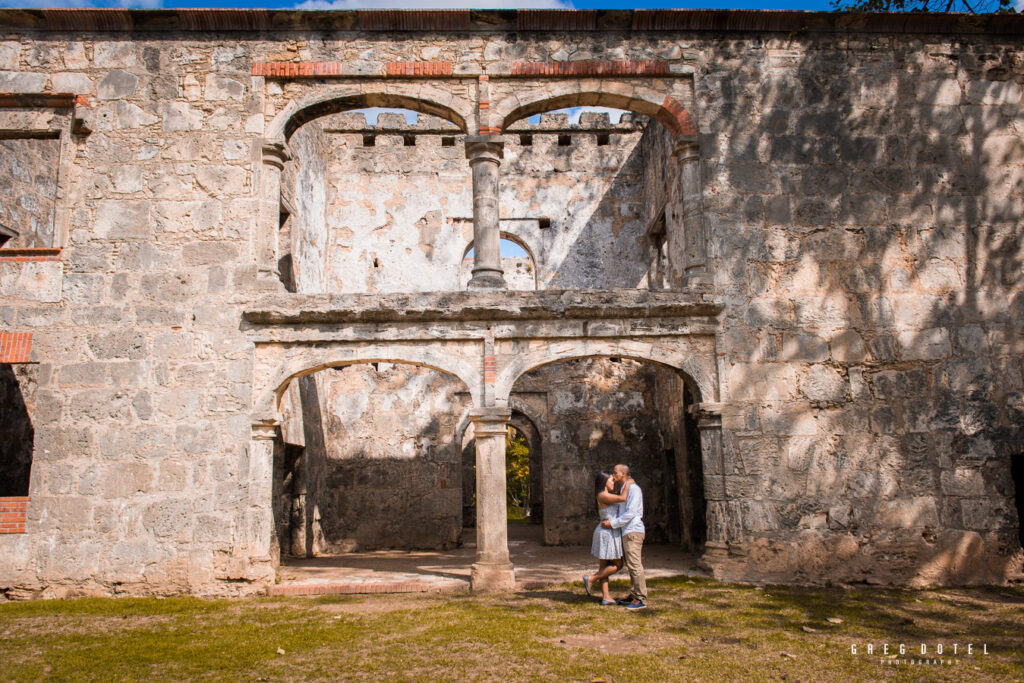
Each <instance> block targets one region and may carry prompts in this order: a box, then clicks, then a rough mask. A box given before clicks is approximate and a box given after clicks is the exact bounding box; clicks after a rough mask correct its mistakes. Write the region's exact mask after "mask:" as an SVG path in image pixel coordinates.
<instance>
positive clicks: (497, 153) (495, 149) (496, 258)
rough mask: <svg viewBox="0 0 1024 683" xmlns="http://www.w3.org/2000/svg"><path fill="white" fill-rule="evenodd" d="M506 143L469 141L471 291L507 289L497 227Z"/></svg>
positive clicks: (487, 138) (485, 137) (472, 138)
mask: <svg viewBox="0 0 1024 683" xmlns="http://www.w3.org/2000/svg"><path fill="white" fill-rule="evenodd" d="M504 145H505V143H504V142H502V141H501V140H499V139H498V138H497V137H495V136H492V135H475V136H470V137H467V138H466V158H467V159H469V166H470V168H471V169H472V170H473V250H474V251H473V277H472V278H471V279H470V280H469V288H470V289H504V287H505V278H504V277H503V275H504V271H502V269H501V231H500V229H499V225H498V219H499V216H498V169H499V168H500V166H501V159H502V157H503V148H504Z"/></svg>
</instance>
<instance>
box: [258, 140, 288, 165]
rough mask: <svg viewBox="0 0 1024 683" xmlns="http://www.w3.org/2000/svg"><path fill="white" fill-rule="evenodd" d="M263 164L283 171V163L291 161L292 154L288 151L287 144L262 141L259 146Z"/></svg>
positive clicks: (279, 141)
mask: <svg viewBox="0 0 1024 683" xmlns="http://www.w3.org/2000/svg"><path fill="white" fill-rule="evenodd" d="M261 151H262V153H263V163H265V164H267V165H269V166H275V167H277V168H279V169H283V168H284V165H285V162H287V161H289V160H291V158H292V154H291V152H290V151H289V149H288V143H287V142H285V141H284V140H266V139H264V140H263V143H262V145H261Z"/></svg>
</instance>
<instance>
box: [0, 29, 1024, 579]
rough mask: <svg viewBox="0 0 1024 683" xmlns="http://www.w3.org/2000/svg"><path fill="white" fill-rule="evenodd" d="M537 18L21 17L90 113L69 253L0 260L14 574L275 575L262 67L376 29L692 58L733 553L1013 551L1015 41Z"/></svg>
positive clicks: (446, 47) (1017, 315)
mask: <svg viewBox="0 0 1024 683" xmlns="http://www.w3.org/2000/svg"><path fill="white" fill-rule="evenodd" d="M516 38H517V39H516V40H515V41H511V40H507V39H506V37H504V36H502V35H491V36H470V37H455V36H452V37H448V36H444V37H441V38H439V37H438V36H431V35H418V34H403V35H401V36H397V35H394V36H392V35H388V36H381V35H375V34H353V35H350V36H346V37H345V39H344V40H338V39H336V38H335V37H332V36H330V35H324V36H318V37H317V38H316V39H315V40H309V39H308V37H304V36H296V37H294V38H293V37H291V36H284V37H280V38H275V39H273V40H271V39H268V38H265V37H245V38H241V39H238V38H236V37H234V36H232V37H224V36H217V37H215V38H213V39H211V40H206V39H200V38H199V37H198V36H195V35H189V34H179V35H162V36H160V38H159V39H154V38H151V37H149V36H147V35H145V34H139V35H137V36H127V35H119V34H110V35H109V36H108V35H102V36H101V35H99V34H97V35H88V36H81V37H80V36H79V35H78V34H75V35H68V34H47V33H37V34H31V35H28V34H23V33H18V32H13V31H5V32H4V34H3V35H2V36H0V72H2V79H3V83H4V87H5V88H6V89H8V90H21V91H32V90H35V91H40V90H42V89H44V88H46V89H51V90H60V89H61V87H62V85H61V83H62V82H64V81H70V80H73V81H74V83H75V87H74V88H73V89H74V90H75V91H76V92H81V93H82V94H85V95H87V96H89V97H90V98H92V100H93V102H94V111H95V116H96V118H95V127H94V131H93V132H92V134H91V135H89V136H86V137H81V138H76V139H73V140H71V141H69V142H68V143H67V144H69V145H71V147H70V148H69V149H68V153H69V154H72V153H73V156H74V158H75V164H77V167H78V169H79V170H78V172H76V176H75V177H74V178H71V179H69V187H68V196H67V199H66V201H67V204H66V206H65V208H63V209H60V208H59V209H58V210H59V211H69V212H71V218H70V231H69V234H68V236H67V241H66V243H64V244H63V245H62V246H63V252H62V255H61V259H62V260H61V262H56V263H54V264H51V263H43V264H36V263H29V264H13V265H12V264H9V263H4V264H3V273H4V276H3V277H2V278H0V292H2V293H3V296H4V299H3V301H2V302H0V321H3V323H4V325H5V326H8V327H9V328H11V329H17V330H25V331H32V332H34V333H35V338H34V343H33V355H34V358H35V359H37V360H38V361H39V365H38V366H36V367H37V370H36V371H35V372H36V373H37V374H36V378H37V381H38V386H37V387H34V388H32V389H28V388H25V389H23V393H26V394H31V395H32V397H33V400H32V401H31V405H30V415H31V419H32V423H33V426H34V429H35V443H34V456H33V457H34V461H33V465H32V479H31V496H32V500H31V503H30V505H29V507H28V529H29V533H27V534H9V535H2V536H0V590H3V591H4V592H5V593H6V594H7V595H10V596H24V595H33V594H44V595H51V596H53V595H62V594H67V593H72V592H74V593H81V592H95V593H112V592H131V593H144V592H152V593H167V592H175V591H182V590H188V591H192V592H196V593H217V592H237V591H238V590H240V589H241V588H240V587H244V586H252V585H255V586H258V585H261V584H260V582H261V581H265V580H266V576H265V575H264V574H261V573H259V572H258V571H256V570H254V569H253V568H252V567H250V566H248V565H247V564H246V563H245V562H244V561H243V560H242V559H240V558H241V556H242V555H243V553H242V550H241V549H242V548H243V547H244V546H245V543H246V542H247V533H248V532H247V529H248V528H249V527H248V526H247V519H248V517H247V515H248V514H249V512H247V511H246V510H247V509H246V508H244V506H243V504H242V502H241V497H242V492H241V491H240V490H239V485H238V483H237V482H239V481H241V480H244V477H245V474H246V472H247V471H248V467H249V461H248V455H247V444H248V443H249V438H250V418H249V415H248V411H249V410H250V409H251V403H252V396H251V393H252V392H251V387H252V360H251V356H252V347H251V344H250V343H249V342H248V341H247V340H246V338H245V336H244V335H243V334H242V332H241V331H240V330H239V329H238V320H239V317H240V311H241V309H242V307H243V305H244V303H243V302H244V300H246V299H247V298H251V297H254V296H256V295H257V294H258V292H259V289H260V287H261V285H260V284H258V282H259V281H258V280H257V279H256V277H255V274H256V267H255V264H254V262H253V256H252V251H251V249H252V247H251V242H250V239H251V235H252V233H253V230H254V223H255V220H254V218H253V217H254V216H255V215H256V202H255V199H254V195H253V181H254V176H253V171H254V156H253V152H252V150H253V147H254V144H255V140H256V138H259V137H260V136H262V134H263V132H264V130H265V125H266V122H267V121H268V120H269V119H270V117H272V115H273V114H274V113H276V110H275V109H274V106H276V105H271V104H269V102H268V100H267V98H265V97H264V87H266V88H267V91H268V92H271V95H273V97H278V95H275V94H274V89H275V88H277V91H279V92H283V89H282V88H280V87H279V86H277V85H276V84H268V85H267V86H264V83H263V81H262V79H259V78H255V79H254V78H253V77H251V76H250V68H251V63H252V62H253V61H254V60H258V59H266V58H268V56H269V58H272V59H280V58H285V57H287V58H292V57H293V56H294V57H297V58H299V59H303V60H310V61H315V60H324V61H325V60H355V59H358V58H359V56H360V55H361V54H363V53H365V52H366V51H367V50H372V51H373V54H374V55H375V58H377V59H383V60H403V61H406V60H417V59H429V60H435V59H441V60H450V61H453V62H456V63H459V62H462V61H465V60H472V61H476V62H479V63H483V64H487V63H490V62H493V61H495V60H500V59H521V60H527V61H547V60H552V59H561V58H563V57H564V56H566V55H568V54H572V56H573V59H646V58H654V59H666V60H670V61H673V62H676V61H681V62H684V63H686V64H688V65H691V66H693V67H694V69H695V70H696V75H695V77H694V82H695V85H696V94H697V98H698V102H697V105H696V107H695V109H696V118H697V119H698V122H699V126H700V131H701V142H702V150H703V151H702V154H704V155H705V157H704V158H705V161H704V167H703V168H704V171H703V177H704V188H705V193H704V206H705V209H706V212H707V216H708V225H707V227H708V231H709V240H708V244H709V249H710V262H709V271H710V273H711V277H712V280H713V287H714V291H715V292H716V293H717V295H718V296H719V297H720V298H721V299H722V301H723V302H724V303H725V304H726V312H725V314H724V317H723V332H722V334H721V335H720V338H719V349H718V351H719V352H720V353H722V354H724V356H722V361H721V366H720V367H722V368H723V370H724V373H723V374H724V377H723V391H722V394H723V399H724V405H723V417H722V440H723V444H724V448H723V462H721V463H706V465H713V466H714V468H713V469H711V468H710V467H706V470H705V477H706V480H707V481H706V486H707V492H708V499H709V503H708V504H709V511H714V513H715V514H714V515H713V517H714V519H715V520H717V522H716V523H718V524H721V525H722V527H723V532H724V534H725V536H726V537H727V538H730V539H732V540H733V541H734V545H733V550H732V553H731V554H729V555H728V556H727V557H726V558H725V559H723V560H722V562H721V564H720V565H719V566H720V567H721V571H720V572H719V574H720V575H721V576H725V577H726V578H730V577H731V578H745V579H753V580H771V581H821V580H825V579H826V578H828V579H832V580H835V581H857V580H865V581H877V582H900V583H925V582H935V583H944V582H952V583H962V582H977V581H1001V580H1003V579H1004V578H1005V577H1006V576H1012V575H1013V574H1014V572H1015V571H1018V572H1019V562H1020V546H1019V543H1018V541H1017V527H1018V519H1017V514H1016V511H1015V510H1014V507H1013V495H1014V485H1013V482H1012V481H1011V480H1010V465H1009V463H1010V458H1011V457H1020V453H1021V451H1022V449H1021V447H1020V443H1021V439H1020V424H1021V422H1022V414H1021V413H1022V409H1024V405H1022V401H1024V392H1022V375H1021V370H1022V369H1021V360H1020V359H1021V351H1022V341H1021V335H1020V330H1021V322H1022V321H1021V318H1022V310H1021V301H1022V299H1021V294H1020V292H1021V286H1020V267H1019V263H1020V260H1021V253H1020V245H1021V243H1022V240H1021V239H1020V237H1021V235H1020V222H1019V217H1020V216H1021V215H1022V213H1024V212H1022V204H1024V143H1022V135H1024V130H1022V126H1024V122H1022V118H1021V107H1020V99H1021V84H1022V81H1024V72H1022V65H1021V62H1020V57H1019V54H1020V53H1019V40H1017V39H1016V38H1012V37H1008V38H999V37H985V36H972V37H970V38H958V37H955V36H931V35H919V36H901V35H893V34H879V35H861V34H857V33H849V34H842V35H837V34H831V33H827V32H826V33H818V32H811V33H809V34H808V35H806V36H789V37H786V36H781V35H772V34H754V33H739V34H731V35H710V34H706V33H685V34H672V33H651V34H629V35H627V34H623V35H621V36H615V37H614V38H613V39H612V38H608V39H607V40H605V39H600V40H598V39H595V38H594V37H593V36H591V35H588V34H564V35H559V36H558V37H557V38H556V37H552V36H544V35H533V34H529V35H526V34H524V35H520V36H516ZM287 87H291V86H287ZM65 89H66V87H65ZM278 99H280V98H278ZM275 101H277V100H275ZM0 116H7V114H6V113H3V112H0ZM4 127H5V128H6V127H7V126H4ZM466 173H467V178H468V170H467V172H466ZM506 191H507V190H506ZM72 207H73V208H72ZM414 234H415V233H414ZM670 238H671V236H670ZM421 253H422V252H421ZM54 266H56V267H54ZM556 267H557V266H556ZM10 272H15V275H14V276H10V275H8V273H10ZM15 283H16V284H15ZM704 398H706V397H702V399H704ZM714 482H721V483H720V484H717V483H714ZM240 510H241V512H240ZM711 518H712V516H711V515H709V519H711ZM53 548H59V549H60V551H59V552H54V551H53Z"/></svg>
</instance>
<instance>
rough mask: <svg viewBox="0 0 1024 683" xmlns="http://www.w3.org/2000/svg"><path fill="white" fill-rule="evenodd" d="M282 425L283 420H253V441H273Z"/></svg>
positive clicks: (274, 418)
mask: <svg viewBox="0 0 1024 683" xmlns="http://www.w3.org/2000/svg"><path fill="white" fill-rule="evenodd" d="M280 424H281V420H280V419H278V418H276V417H268V418H263V419H259V420H253V423H252V439H253V440H254V441H264V440H269V439H273V438H274V437H276V436H277V428H278V426H279V425H280Z"/></svg>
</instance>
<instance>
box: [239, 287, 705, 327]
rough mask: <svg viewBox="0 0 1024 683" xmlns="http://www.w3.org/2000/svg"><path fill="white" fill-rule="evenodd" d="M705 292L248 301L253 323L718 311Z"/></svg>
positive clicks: (329, 296) (518, 293)
mask: <svg viewBox="0 0 1024 683" xmlns="http://www.w3.org/2000/svg"><path fill="white" fill-rule="evenodd" d="M722 309H723V305H722V304H720V303H718V302H717V301H715V300H714V299H713V298H712V297H711V296H710V295H709V294H708V293H706V292H692V291H686V292H673V291H651V290H646V289H617V290H579V289H576V290H543V291H537V292H523V291H507V290H502V291H464V292H427V293H422V294H380V295H377V294H347V295H346V294H333V295H332V294H317V295H309V294H273V295H268V296H265V297H262V298H260V299H258V300H256V301H254V302H253V303H252V305H251V306H247V307H246V308H245V310H244V312H243V313H242V317H243V318H244V320H245V321H246V322H247V323H250V324H252V325H280V324H317V323H378V322H434V321H489V320H557V319H577V320H578V319H602V318H603V319H608V318H681V317H715V316H717V315H718V314H719V313H721V312H722Z"/></svg>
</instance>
